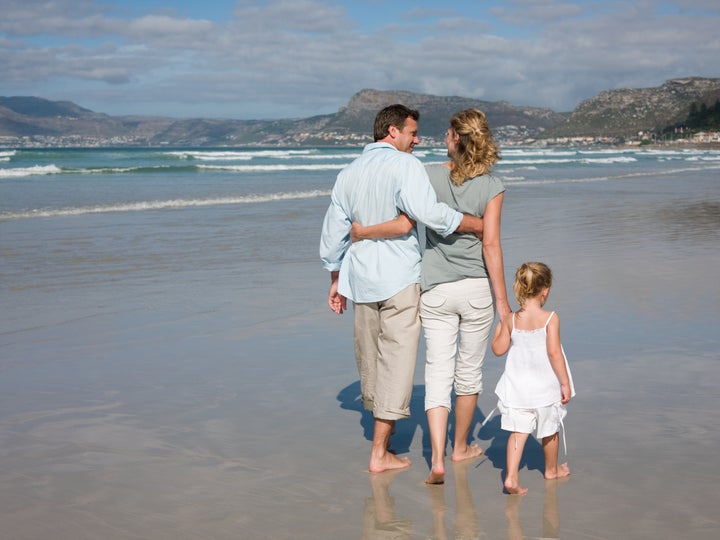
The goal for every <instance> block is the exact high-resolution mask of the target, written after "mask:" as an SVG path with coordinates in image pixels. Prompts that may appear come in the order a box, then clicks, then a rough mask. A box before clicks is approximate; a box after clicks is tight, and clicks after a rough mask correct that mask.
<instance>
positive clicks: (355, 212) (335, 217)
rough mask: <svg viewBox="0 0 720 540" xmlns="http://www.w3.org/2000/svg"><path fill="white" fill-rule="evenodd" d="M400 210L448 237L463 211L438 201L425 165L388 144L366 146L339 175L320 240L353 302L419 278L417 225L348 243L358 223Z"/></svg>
mask: <svg viewBox="0 0 720 540" xmlns="http://www.w3.org/2000/svg"><path fill="white" fill-rule="evenodd" d="M399 211H402V212H405V213H406V214H407V215H409V216H410V217H412V218H413V219H415V220H416V221H419V222H422V223H424V224H425V225H426V226H427V227H430V228H431V229H433V230H435V231H437V232H438V233H439V234H441V235H442V236H447V235H449V234H450V233H452V232H453V231H455V229H457V227H458V226H459V225H460V222H461V221H462V217H463V215H462V214H461V213H460V212H457V211H455V210H453V209H451V208H450V207H449V206H447V205H446V204H444V203H440V202H438V201H437V198H436V196H435V191H434V190H433V188H432V186H431V185H430V180H429V179H428V176H427V173H426V172H425V167H424V166H423V164H422V163H421V162H420V160H418V159H417V158H416V157H414V156H413V155H411V154H408V153H406V152H400V151H399V150H397V149H396V148H395V147H394V146H392V145H391V144H389V143H385V142H377V143H372V144H368V145H367V146H366V147H365V148H364V149H363V153H362V155H361V156H360V157H358V158H357V159H355V160H354V161H353V162H352V163H350V164H349V165H348V166H347V167H345V168H344V169H343V170H342V171H340V174H338V177H337V180H336V182H335V186H334V187H333V190H332V195H331V201H330V207H329V208H328V210H327V213H326V214H325V221H324V222H323V228H322V235H321V238H320V258H321V259H322V261H323V266H324V268H325V269H327V270H330V271H338V270H339V272H340V276H339V280H338V292H339V293H340V294H342V295H343V296H345V297H347V298H349V299H350V300H352V301H354V302H359V303H365V302H379V301H382V300H387V299H388V298H390V297H391V296H394V295H395V294H397V293H398V292H400V291H401V290H403V289H404V288H405V287H407V286H408V285H411V284H413V283H418V282H419V281H420V260H421V250H420V243H419V240H418V233H417V227H415V228H413V230H412V231H411V232H410V233H409V234H407V235H405V236H402V237H399V238H389V239H377V240H363V241H361V242H356V243H351V242H350V227H351V225H352V223H353V222H354V221H357V222H358V223H360V224H362V225H374V224H377V223H382V222H383V221H388V220H390V219H394V218H395V217H397V216H398V214H399Z"/></svg>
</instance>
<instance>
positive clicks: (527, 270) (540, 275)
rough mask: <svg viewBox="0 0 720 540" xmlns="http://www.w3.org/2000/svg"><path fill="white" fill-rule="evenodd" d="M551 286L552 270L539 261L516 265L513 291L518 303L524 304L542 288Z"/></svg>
mask: <svg viewBox="0 0 720 540" xmlns="http://www.w3.org/2000/svg"><path fill="white" fill-rule="evenodd" d="M551 286H552V271H551V270H550V267H548V265H546V264H545V263H541V262H526V263H522V264H521V265H520V266H518V269H517V271H516V272H515V283H513V291H514V292H515V298H516V299H517V301H518V304H520V305H521V306H522V305H523V304H525V301H526V300H527V299H528V298H532V297H534V296H537V295H538V294H540V293H541V292H542V290H543V289H544V288H545V287H547V288H548V289H549V288H550V287H551Z"/></svg>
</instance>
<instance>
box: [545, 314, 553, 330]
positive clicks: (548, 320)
mask: <svg viewBox="0 0 720 540" xmlns="http://www.w3.org/2000/svg"><path fill="white" fill-rule="evenodd" d="M553 315H555V312H554V311H551V312H550V316H549V317H548V318H547V321H545V326H544V328H546V329H547V325H548V324H550V319H552V317H553Z"/></svg>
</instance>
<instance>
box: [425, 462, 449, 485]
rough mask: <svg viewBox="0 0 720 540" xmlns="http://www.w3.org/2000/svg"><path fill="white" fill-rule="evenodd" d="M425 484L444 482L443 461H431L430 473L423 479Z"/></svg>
mask: <svg viewBox="0 0 720 540" xmlns="http://www.w3.org/2000/svg"><path fill="white" fill-rule="evenodd" d="M425 483H426V484H444V483H445V463H443V462H442V461H441V462H440V463H433V464H432V467H431V469H430V474H429V475H428V477H427V478H426V479H425Z"/></svg>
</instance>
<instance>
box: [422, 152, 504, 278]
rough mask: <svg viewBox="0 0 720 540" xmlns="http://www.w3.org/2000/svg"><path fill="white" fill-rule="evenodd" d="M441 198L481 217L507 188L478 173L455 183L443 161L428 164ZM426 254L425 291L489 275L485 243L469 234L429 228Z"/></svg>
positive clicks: (434, 186)
mask: <svg viewBox="0 0 720 540" xmlns="http://www.w3.org/2000/svg"><path fill="white" fill-rule="evenodd" d="M425 169H426V170H427V173H428V176H429V177H430V183H431V184H432V186H433V188H434V189H435V193H436V194H437V198H438V201H441V202H444V203H445V204H447V205H448V206H450V208H453V209H455V210H457V211H459V212H462V213H464V214H472V215H474V216H478V217H482V216H483V215H484V214H485V207H486V206H487V204H488V203H489V202H490V201H491V200H492V199H494V198H495V197H496V196H497V195H499V194H500V193H502V192H504V191H505V186H504V185H503V183H502V182H501V181H500V180H499V179H498V178H495V177H494V176H492V175H490V174H485V175H482V176H476V177H475V178H470V179H468V180H465V182H464V183H463V185H461V186H456V185H455V184H453V183H452V180H450V170H449V169H448V168H447V167H445V165H443V164H441V163H432V164H429V165H426V166H425ZM425 234H426V242H425V253H424V255H423V259H422V272H421V281H420V287H421V289H422V290H423V291H427V290H428V289H432V288H433V287H434V286H436V285H438V284H440V283H449V282H452V281H459V280H461V279H465V278H478V277H487V270H486V269H485V262H484V260H483V254H482V242H480V240H478V238H477V236H475V235H474V234H470V233H464V234H463V233H452V234H451V235H449V236H447V237H445V238H443V237H442V236H440V235H439V234H437V233H436V232H435V231H433V230H431V229H429V228H428V229H427V230H426V233H425Z"/></svg>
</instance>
